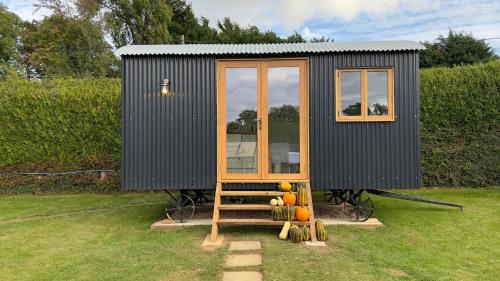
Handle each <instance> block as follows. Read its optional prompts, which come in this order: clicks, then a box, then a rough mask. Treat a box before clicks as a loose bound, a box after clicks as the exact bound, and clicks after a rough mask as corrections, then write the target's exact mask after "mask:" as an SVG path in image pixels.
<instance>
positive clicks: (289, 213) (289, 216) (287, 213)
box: [281, 205, 295, 221]
mask: <svg viewBox="0 0 500 281" xmlns="http://www.w3.org/2000/svg"><path fill="white" fill-rule="evenodd" d="M281 208H282V214H283V217H282V218H283V220H286V221H293V220H294V219H295V206H290V205H287V206H283V207H281Z"/></svg>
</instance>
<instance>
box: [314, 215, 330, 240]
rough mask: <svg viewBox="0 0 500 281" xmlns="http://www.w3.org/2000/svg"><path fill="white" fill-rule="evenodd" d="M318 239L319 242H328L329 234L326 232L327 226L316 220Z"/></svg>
mask: <svg viewBox="0 0 500 281" xmlns="http://www.w3.org/2000/svg"><path fill="white" fill-rule="evenodd" d="M316 237H317V238H318V240H319V241H326V240H328V232H327V231H326V229H325V226H324V225H323V222H322V221H321V220H316Z"/></svg>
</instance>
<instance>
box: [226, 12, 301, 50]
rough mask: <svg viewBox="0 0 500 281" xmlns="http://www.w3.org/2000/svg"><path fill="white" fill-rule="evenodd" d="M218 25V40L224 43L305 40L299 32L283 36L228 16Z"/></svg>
mask: <svg viewBox="0 0 500 281" xmlns="http://www.w3.org/2000/svg"><path fill="white" fill-rule="evenodd" d="M217 27H218V29H219V31H218V33H217V42H218V43H223V44H251V43H286V42H294V43H295V42H305V40H304V39H303V38H302V36H301V35H300V34H298V33H297V32H295V33H294V34H292V35H291V36H289V37H288V38H281V37H279V36H278V35H277V34H276V33H274V32H272V31H261V30H260V29H259V28H258V27H256V26H254V25H249V26H248V27H241V26H240V25H238V24H237V23H235V22H233V21H231V19H230V18H227V17H226V18H224V19H223V20H222V21H219V22H218V23H217Z"/></svg>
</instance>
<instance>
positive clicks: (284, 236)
mask: <svg viewBox="0 0 500 281" xmlns="http://www.w3.org/2000/svg"><path fill="white" fill-rule="evenodd" d="M290 226H291V223H290V222H289V221H287V222H285V224H284V225H283V228H282V229H281V232H280V235H279V238H280V239H281V240H286V239H287V238H288V230H290Z"/></svg>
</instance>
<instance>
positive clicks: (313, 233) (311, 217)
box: [306, 182, 318, 243]
mask: <svg viewBox="0 0 500 281" xmlns="http://www.w3.org/2000/svg"><path fill="white" fill-rule="evenodd" d="M306 193H307V206H308V207H309V221H310V222H311V224H310V228H311V242H313V243H314V242H316V241H318V238H317V237H316V224H315V220H314V207H313V198H312V192H311V183H309V182H306Z"/></svg>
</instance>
